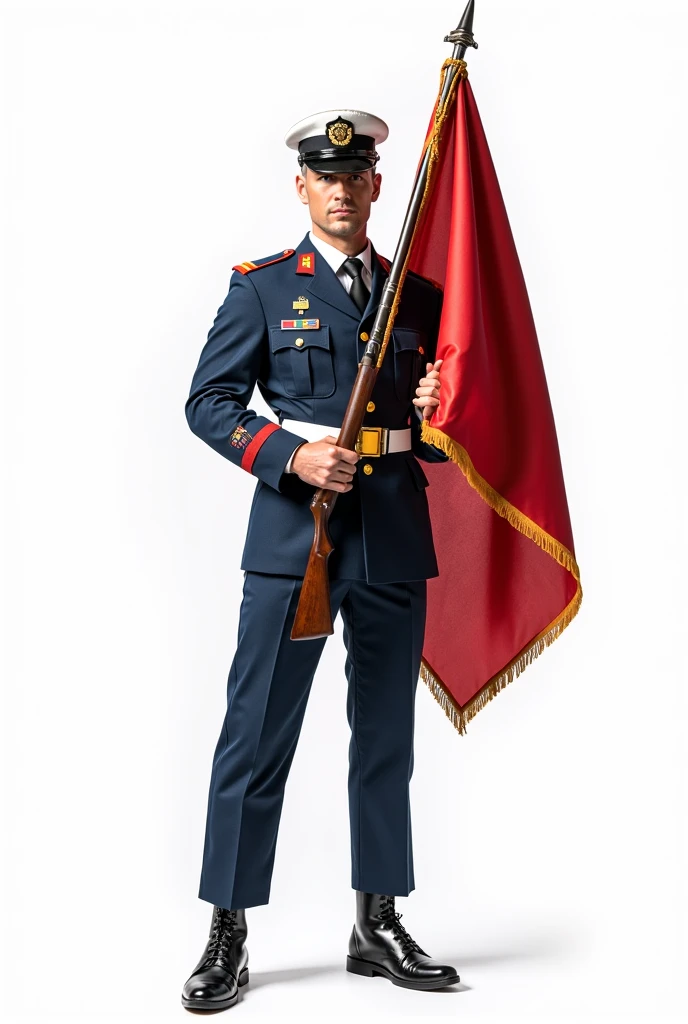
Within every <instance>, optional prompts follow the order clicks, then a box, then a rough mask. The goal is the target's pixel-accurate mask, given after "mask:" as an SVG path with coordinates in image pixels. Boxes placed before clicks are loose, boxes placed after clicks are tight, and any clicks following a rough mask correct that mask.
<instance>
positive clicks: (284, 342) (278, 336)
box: [269, 324, 330, 352]
mask: <svg viewBox="0 0 688 1024" xmlns="http://www.w3.org/2000/svg"><path fill="white" fill-rule="evenodd" d="M269 331H270V348H271V349H272V351H273V352H279V351H280V350H281V349H284V348H293V349H294V351H295V352H301V351H303V350H304V349H309V348H327V349H329V347H330V328H329V325H328V324H321V326H320V327H317V328H315V329H311V330H305V331H304V330H302V331H298V330H291V329H290V330H282V328H281V327H279V326H277V327H270V328H269ZM297 340H300V341H301V342H303V344H299V345H297V344H296V342H297Z"/></svg>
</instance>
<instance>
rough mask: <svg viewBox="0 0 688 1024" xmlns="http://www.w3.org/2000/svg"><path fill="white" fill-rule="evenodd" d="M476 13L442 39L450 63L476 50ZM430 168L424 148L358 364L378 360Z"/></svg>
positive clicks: (452, 70)
mask: <svg viewBox="0 0 688 1024" xmlns="http://www.w3.org/2000/svg"><path fill="white" fill-rule="evenodd" d="M474 10H475V0H468V4H467V5H466V9H465V11H464V12H463V14H462V15H461V20H460V21H459V24H458V25H457V26H456V28H455V29H454V31H453V32H450V33H449V34H448V35H446V36H445V37H444V41H445V43H454V50H453V51H452V60H463V57H464V54H465V53H466V50H467V49H468V47H473V48H474V49H476V50H477V49H478V44H477V43H476V41H475V39H474V38H473V13H474ZM458 73H459V69H458V68H457V66H456V65H455V64H454V65H450V66H449V67H448V68H447V69H446V71H445V75H444V82H443V85H442V90H441V92H440V99H439V104H440V105H441V104H442V103H443V102H444V100H445V99H446V98H447V96H448V94H449V91H450V89H451V86H452V82H453V81H454V78H455V76H456V75H457V74H458ZM429 164H430V148H429V147H428V148H426V150H425V153H424V155H423V160H422V162H421V165H420V167H419V168H418V173H417V175H416V180H415V183H414V186H413V191H412V192H411V198H410V200H409V204H408V208H407V210H406V216H405V217H404V223H403V225H402V228H401V233H400V235H399V241H398V242H397V247H396V251H395V253H394V259H393V261H392V266H391V267H390V270H389V276H388V278H387V281H386V283H385V287H384V289H383V291H382V297H381V299H380V305H379V306H378V311H377V315H376V317H375V322H374V324H373V327H372V330H371V333H370V341H369V342H368V344H367V345H366V348H365V353H364V355H363V358H362V359H361V362H362V363H364V364H366V365H368V366H373V365H376V364H377V361H378V359H379V356H380V348H381V346H382V341H383V338H384V336H385V332H386V330H387V325H388V323H389V317H390V314H391V311H392V306H393V303H394V297H395V295H396V293H397V291H398V289H399V282H400V280H401V274H402V270H403V267H404V264H405V262H406V257H407V255H408V251H409V249H410V247H411V240H412V238H413V233H414V231H415V229H416V221H417V220H418V214H419V212H420V205H421V202H422V199H423V194H424V192H425V185H426V182H427V177H428V168H429Z"/></svg>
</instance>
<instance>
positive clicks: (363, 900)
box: [346, 890, 459, 989]
mask: <svg viewBox="0 0 688 1024" xmlns="http://www.w3.org/2000/svg"><path fill="white" fill-rule="evenodd" d="M401 916H402V915H401V914H399V913H397V911H396V910H395V908H394V896H378V895H377V894H375V893H370V892H359V891H358V890H357V891H356V923H355V924H354V927H353V931H352V932H351V938H350V939H349V955H348V957H347V958H346V969H347V971H351V973H352V974H362V975H363V976H364V977H366V978H372V977H374V976H375V975H376V974H377V975H380V976H381V977H383V978H388V979H389V980H390V981H391V982H392V984H393V985H401V986H402V987H403V988H419V989H433V988H444V987H445V986H446V985H455V984H456V983H457V982H458V981H459V976H458V974H457V973H456V970H455V969H454V968H453V967H449V966H448V965H447V964H440V963H438V962H437V960H432V959H431V958H430V957H429V956H428V954H427V953H426V952H425V951H424V950H422V949H421V948H420V946H419V945H418V943H417V942H415V941H414V939H412V938H411V936H410V935H409V933H408V932H407V931H406V929H405V928H404V926H403V924H401V922H400V920H399V919H400V918H401Z"/></svg>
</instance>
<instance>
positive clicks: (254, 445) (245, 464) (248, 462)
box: [241, 423, 280, 473]
mask: <svg viewBox="0 0 688 1024" xmlns="http://www.w3.org/2000/svg"><path fill="white" fill-rule="evenodd" d="M279 429H280V427H279V424H277V423H266V424H265V426H264V427H261V428H260V430H259V431H258V433H257V434H256V436H255V437H254V438H253V440H252V441H251V443H250V444H249V445H248V446H247V448H246V451H245V452H244V454H243V456H242V458H241V468H242V469H245V470H246V472H247V473H250V472H251V469H252V468H253V463H254V462H255V459H256V455H257V454H258V452H259V451H260V449H261V448H262V447H263V444H264V443H265V442H266V441H267V439H268V438H269V437H270V434H272V433H273V432H274V431H275V430H279Z"/></svg>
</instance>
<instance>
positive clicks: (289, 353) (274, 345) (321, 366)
mask: <svg viewBox="0 0 688 1024" xmlns="http://www.w3.org/2000/svg"><path fill="white" fill-rule="evenodd" d="M269 333H270V351H271V355H272V360H273V367H274V371H275V376H276V377H277V378H278V380H279V383H280V385H281V387H282V388H283V389H284V393H285V394H286V395H291V396H292V397H294V398H328V397H329V396H330V395H332V394H334V390H335V378H334V365H333V362H332V351H331V349H330V328H329V326H328V325H327V324H323V325H321V326H320V327H319V328H318V329H317V330H310V331H291V330H287V331H283V330H282V329H281V328H280V327H270V328H269Z"/></svg>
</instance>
